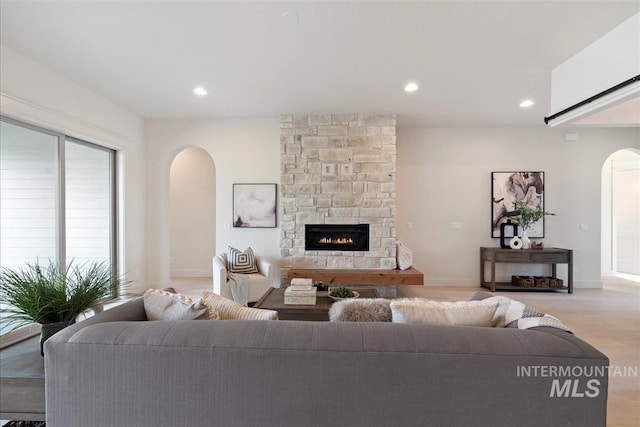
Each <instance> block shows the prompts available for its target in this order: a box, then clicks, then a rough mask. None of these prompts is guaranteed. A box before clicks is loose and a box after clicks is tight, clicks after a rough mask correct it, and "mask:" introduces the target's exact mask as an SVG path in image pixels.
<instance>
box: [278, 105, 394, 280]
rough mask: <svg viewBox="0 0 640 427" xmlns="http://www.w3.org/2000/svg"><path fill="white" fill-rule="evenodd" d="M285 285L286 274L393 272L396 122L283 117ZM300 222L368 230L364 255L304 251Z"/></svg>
mask: <svg viewBox="0 0 640 427" xmlns="http://www.w3.org/2000/svg"><path fill="white" fill-rule="evenodd" d="M280 131H281V133H280V135H281V136H280V153H281V160H280V171H281V181H280V183H281V185H280V208H279V209H280V227H281V238H280V251H281V261H280V266H281V270H282V278H283V281H282V283H286V282H285V281H284V278H286V275H287V271H288V269H290V268H327V269H332V268H364V269H393V268H396V245H395V241H396V182H395V178H396V173H395V172H396V117H395V116H394V115H386V116H383V115H362V114H346V115H344V114H340V115H338V114H323V115H283V116H281V118H280ZM305 224H370V244H369V251H365V252H358V251H305V249H304V226H305Z"/></svg>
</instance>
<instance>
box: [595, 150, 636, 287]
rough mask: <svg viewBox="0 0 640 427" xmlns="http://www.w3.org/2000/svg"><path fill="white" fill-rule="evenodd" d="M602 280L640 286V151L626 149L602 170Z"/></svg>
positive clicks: (609, 159)
mask: <svg viewBox="0 0 640 427" xmlns="http://www.w3.org/2000/svg"><path fill="white" fill-rule="evenodd" d="M601 206H602V217H601V218H602V227H601V230H602V245H601V246H602V276H603V277H605V278H606V277H618V278H622V279H626V280H629V281H631V282H636V283H637V284H638V285H640V150H637V149H624V150H619V151H616V152H615V153H613V154H612V155H610V156H609V157H608V158H607V160H606V161H605V162H604V165H603V166H602V204H601Z"/></svg>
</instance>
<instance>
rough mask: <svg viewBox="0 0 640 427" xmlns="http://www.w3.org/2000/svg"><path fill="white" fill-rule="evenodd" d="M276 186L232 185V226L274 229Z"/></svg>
mask: <svg viewBox="0 0 640 427" xmlns="http://www.w3.org/2000/svg"><path fill="white" fill-rule="evenodd" d="M276 187H277V186H276V184H233V226H234V227H237V228H275V227H276V220H277V214H276V212H277V206H276V204H277V201H276V200H277V197H276Z"/></svg>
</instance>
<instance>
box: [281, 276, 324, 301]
mask: <svg viewBox="0 0 640 427" xmlns="http://www.w3.org/2000/svg"><path fill="white" fill-rule="evenodd" d="M284 303H285V304H300V305H316V288H315V287H314V286H313V280H312V279H302V278H295V279H292V280H291V284H290V285H289V287H287V289H285V291H284Z"/></svg>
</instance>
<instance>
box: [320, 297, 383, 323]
mask: <svg viewBox="0 0 640 427" xmlns="http://www.w3.org/2000/svg"><path fill="white" fill-rule="evenodd" d="M390 303H391V300H388V299H386V298H371V299H369V298H366V299H345V300H342V301H337V302H334V303H333V304H332V305H331V308H330V309H329V320H331V321H332V322H391V307H389V304H390Z"/></svg>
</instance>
